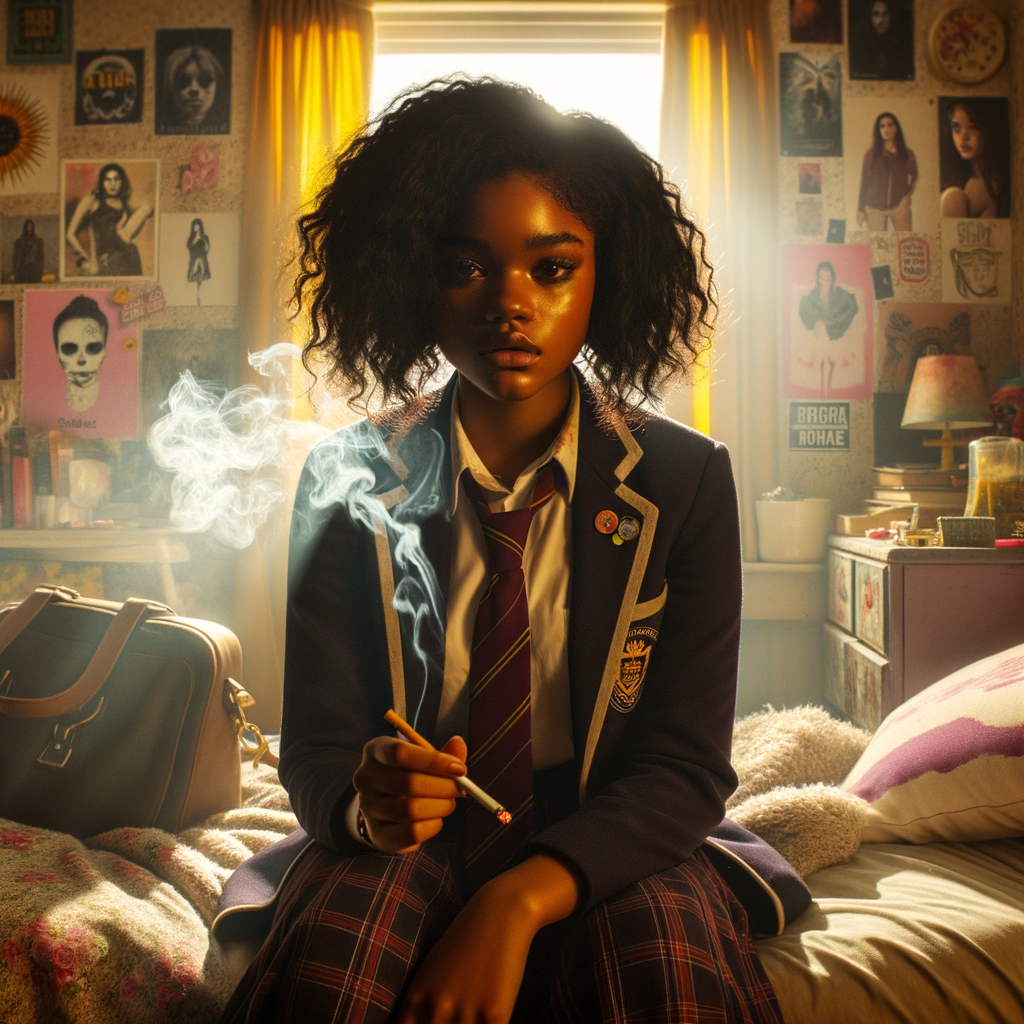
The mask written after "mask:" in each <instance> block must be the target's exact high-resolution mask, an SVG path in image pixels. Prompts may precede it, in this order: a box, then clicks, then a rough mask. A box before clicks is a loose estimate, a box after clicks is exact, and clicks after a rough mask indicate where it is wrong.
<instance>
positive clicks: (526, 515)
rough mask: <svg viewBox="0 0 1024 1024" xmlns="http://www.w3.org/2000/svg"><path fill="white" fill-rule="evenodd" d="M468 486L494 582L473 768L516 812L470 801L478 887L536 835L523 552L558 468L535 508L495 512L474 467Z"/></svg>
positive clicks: (477, 640) (549, 472)
mask: <svg viewBox="0 0 1024 1024" xmlns="http://www.w3.org/2000/svg"><path fill="white" fill-rule="evenodd" d="M464 479H465V481H466V489H467V491H468V492H469V495H470V497H471V498H472V499H473V505H474V507H475V508H476V510H477V514H478V515H479V517H480V525H481V526H482V527H483V531H484V538H485V539H486V541H487V550H488V555H489V569H490V583H489V585H488V587H487V591H486V592H485V593H484V596H483V597H482V598H481V600H480V606H479V608H478V609H477V613H476V620H475V622H474V626H473V648H472V653H471V657H470V667H469V680H468V685H469V694H470V696H469V761H468V767H469V774H470V776H471V777H472V778H473V781H474V782H476V783H477V785H479V786H482V787H483V788H484V789H485V790H486V791H487V792H488V793H490V794H491V796H493V797H494V799H495V800H498V801H499V802H500V803H501V804H502V806H503V807H505V808H506V809H507V810H508V811H509V812H511V814H512V822H511V823H510V824H508V825H502V824H500V823H499V822H498V820H497V818H495V816H494V815H493V814H490V813H488V812H487V811H486V810H484V808H483V807H481V806H480V805H479V804H477V803H475V802H471V801H467V807H466V832H465V840H466V841H465V858H464V859H465V865H466V873H467V878H468V881H469V883H470V885H471V887H472V888H473V889H474V890H475V889H476V888H478V887H479V886H480V885H482V884H483V883H484V882H486V881H487V880H488V879H489V878H492V877H493V876H494V875H496V874H497V873H498V872H499V871H500V870H501V868H502V866H503V865H504V864H505V862H506V861H507V860H508V859H509V857H510V856H511V855H512V854H513V853H514V852H515V850H516V849H517V848H518V847H520V846H521V845H522V844H523V843H524V842H526V840H527V839H529V838H530V836H531V835H533V750H532V747H531V742H530V612H529V607H528V605H527V601H526V577H525V575H524V573H523V551H524V549H525V547H526V538H527V536H528V535H529V532H530V523H531V522H532V520H533V514H534V512H536V511H537V509H538V508H540V507H541V506H542V505H544V504H545V503H546V502H547V501H549V500H550V498H551V496H552V494H553V493H554V490H555V469H554V466H553V465H549V466H546V467H544V468H543V469H542V470H541V471H540V472H539V474H538V477H537V483H536V484H535V486H534V489H533V499H532V501H531V503H530V507H529V508H522V509H516V510H514V511H512V512H492V511H491V510H490V508H488V506H487V502H486V501H484V497H483V494H482V493H481V491H480V488H479V486H478V485H477V483H476V481H475V480H474V479H473V478H472V476H470V475H469V473H468V472H467V473H466V474H465V477H464Z"/></svg>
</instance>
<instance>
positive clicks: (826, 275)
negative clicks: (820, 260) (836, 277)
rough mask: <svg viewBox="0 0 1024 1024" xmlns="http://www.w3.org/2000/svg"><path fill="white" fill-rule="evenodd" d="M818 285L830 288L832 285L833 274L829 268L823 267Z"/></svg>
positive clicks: (819, 274)
mask: <svg viewBox="0 0 1024 1024" xmlns="http://www.w3.org/2000/svg"><path fill="white" fill-rule="evenodd" d="M818 283H819V284H823V285H825V286H826V287H829V286H830V285H831V284H832V274H831V273H830V272H829V269H828V267H822V268H821V270H819V271H818Z"/></svg>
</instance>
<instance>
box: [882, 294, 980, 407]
mask: <svg viewBox="0 0 1024 1024" xmlns="http://www.w3.org/2000/svg"><path fill="white" fill-rule="evenodd" d="M878 334H879V337H878V345H877V351H878V358H877V367H876V371H875V375H876V381H877V382H876V384H875V391H877V392H883V393H887V394H899V395H905V394H907V393H908V392H909V391H910V382H911V380H913V378H914V367H916V366H917V361H918V359H920V358H921V356H966V355H970V354H971V307H970V306H967V305H963V304H960V303H950V302H900V301H898V300H894V301H892V302H880V303H879V304H878Z"/></svg>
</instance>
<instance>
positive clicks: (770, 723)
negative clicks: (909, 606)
mask: <svg viewBox="0 0 1024 1024" xmlns="http://www.w3.org/2000/svg"><path fill="white" fill-rule="evenodd" d="M999 659H1001V660H999ZM971 672H973V675H971ZM972 688H973V689H972ZM973 691H977V692H973ZM929 694H930V696H927V697H926V695H929ZM979 694H980V696H979ZM964 701H968V702H969V712H970V713H969V714H968V713H966V712H965V709H964ZM914 702H917V703H916V704H915V703H914ZM993 709H995V710H993ZM999 716H1002V717H1003V718H1005V719H1007V720H1008V721H1009V722H1010V725H1008V726H1005V727H1004V726H1002V725H1000V724H998V723H995V722H994V718H999ZM1000 720H1001V719H1000ZM965 721H967V722H973V723H974V725H973V726H970V728H969V729H968V730H967V731H968V733H969V734H970V735H971V736H973V737H974V738H975V740H977V738H978V737H981V740H979V741H978V742H975V743H974V747H971V748H970V750H968V746H969V744H967V745H966V746H965V745H964V743H961V744H960V745H959V746H958V745H957V741H956V735H957V734H956V729H961V730H963V728H964V726H963V724H962V723H963V722H965ZM1021 723H1024V645H1022V646H1021V647H1020V648H1014V649H1012V650H1011V651H1010V652H1004V653H1003V654H1002V655H997V656H995V659H986V660H985V661H984V662H979V663H976V665H975V666H969V667H968V669H964V670H961V672H960V673H956V674H954V676H951V677H948V678H947V679H946V680H942V681H940V682H939V683H937V684H935V687H933V688H929V690H928V691H925V693H924V694H923V695H918V697H916V698H914V700H913V701H912V702H908V704H907V705H903V706H902V708H900V709H897V710H896V711H895V712H893V715H891V716H890V717H889V719H887V720H886V722H885V723H883V726H882V728H881V729H879V731H878V733H876V734H875V736H874V737H873V738H872V737H869V736H867V734H863V733H861V732H860V731H859V730H856V729H854V728H853V727H852V726H849V725H848V724H847V723H842V722H839V721H837V720H836V719H834V718H832V717H831V716H830V715H829V714H828V713H827V712H826V711H824V710H822V709H820V708H798V709H791V710H789V711H775V710H774V709H771V708H768V709H766V710H765V711H764V712H762V713H761V714H760V715H759V716H750V717H749V718H748V719H744V720H743V721H742V722H740V723H738V726H737V742H736V747H735V751H734V761H735V763H736V766H737V772H738V774H739V776H740V789H739V790H738V791H737V794H736V797H735V798H734V799H733V801H732V806H731V807H730V815H731V816H732V817H734V818H736V819H737V820H739V821H740V823H741V824H745V825H746V827H748V828H751V829H752V830H753V831H758V830H760V833H761V834H763V835H764V837H765V838H766V839H768V840H769V841H770V842H772V843H773V844H774V845H776V846H777V847H778V848H779V849H781V850H782V852H783V853H785V854H786V855H787V856H788V857H789V858H790V859H791V861H793V863H794V865H795V866H797V867H798V870H800V871H801V873H802V874H804V875H805V876H806V877H807V881H808V885H809V886H810V889H811V892H812V894H813V896H814V901H813V903H812V904H811V906H810V908H809V909H808V910H806V911H805V912H804V913H803V914H802V915H801V916H800V917H799V918H798V919H797V920H796V921H794V922H792V923H791V924H790V925H789V926H788V927H787V928H786V929H785V930H784V931H782V933H781V934H779V935H777V936H773V937H769V938H761V939H759V940H758V941H757V948H758V952H759V954H760V956H761V959H762V962H763V963H764V965H765V968H766V970H767V972H768V975H769V977H770V979H771V981H772V984H773V986H774V988H775V991H776V993H777V995H778V999H779V1003H780V1005H781V1007H782V1010H783V1013H784V1016H785V1019H786V1021H787V1022H788V1024H819V1022H829V1024H844V1022H847V1021H848V1022H851V1024H853V1022H857V1024H862V1022H866V1021H870V1022H872V1024H897V1022H898V1024H937V1022H943V1024H944V1022H947V1021H948V1022H959V1021H963V1022H970V1024H990V1022H991V1024H1018V1022H1020V1024H1024V838H1021V837H1022V836H1024V824H1022V822H1024V817H1022V816H1024V774H1022V773H1021V767H1022V766H1024V726H1022V724H1021ZM1004 728H1005V729H1006V730H1008V731H1005V732H1000V731H999V730H1000V729H1004ZM979 730H980V731H979ZM986 730H988V731H986ZM992 730H995V733H993V731H992ZM933 735H938V736H939V738H940V739H941V744H940V745H939V747H938V748H935V747H934V744H933V745H932V746H931V747H929V746H928V744H927V743H924V742H922V737H924V738H927V737H930V736H933ZM993 736H997V738H999V742H1001V743H1002V747H1000V748H999V749H998V750H997V751H996V752H993V749H992V742H991V741H992V737H993ZM869 741H870V742H869ZM972 742H973V741H972ZM979 744H980V745H979ZM986 744H987V745H986ZM935 749H938V750H939V752H940V760H941V763H940V764H938V765H937V766H936V765H935V764H934V763H932V764H927V763H920V762H921V758H922V757H932V758H933V759H934V757H935V756H936V755H935V752H934V751H935ZM929 750H930V751H931V753H928V751H929ZM951 750H952V751H954V752H956V751H959V753H957V755H956V756H951V754H950V751H951ZM908 751H909V753H908ZM922 751H924V752H925V753H924V754H922ZM965 751H966V753H965ZM979 751H980V752H979ZM911 754H913V755H914V756H917V757H918V763H916V766H915V765H914V764H911V763H910V760H908V759H909V758H910V755H911ZM968 754H970V756H968ZM854 762H855V763H854ZM851 765H853V767H852V769H851V767H850V766H851ZM894 765H895V768H894V767H893V766H894ZM908 765H910V767H908ZM915 773H916V774H915ZM840 782H841V783H842V785H839V784H838V783H840ZM858 794H859V795H858ZM936 801H938V803H936ZM243 803H244V806H243V807H240V808H238V809H236V810H232V811H228V812H225V813H223V814H220V815H215V816H214V817H213V818H210V819H208V820H207V821H206V822H205V823H204V824H203V825H202V826H200V827H198V828H194V829H190V830H189V831H187V832H184V833H182V834H181V835H178V836H171V835H168V834H167V833H163V832H159V831H158V830H155V829H117V830H115V831H113V832H108V833H105V834H104V835H102V836H98V837H95V838H93V839H91V840H88V841H87V842H84V843H82V842H79V841H78V840H76V839H73V838H71V837H70V836H66V835H63V834H59V833H53V832H43V831H41V830H37V829H30V828H26V827H24V826H21V825H18V824H16V823H13V822H6V821H2V820H0V886H2V889H3V892H4V899H3V900H2V901H0V946H2V954H3V955H2V957H0V1021H3V1022H4V1024H36V1022H40V1024H44V1022H45V1024H50V1022H55V1021H62V1022H63V1021H67V1022H74V1024H78V1022H81V1024H95V1022H99V1021H102V1022H104V1024H120V1022H125V1024H129V1022H130V1024H149V1022H150V1021H153V1022H155V1021H161V1022H164V1021H178V1022H189V1024H192V1022H195V1024H201V1022H202V1024H206V1022H213V1021H215V1020H216V1019H217V1016H218V1013H219V1011H220V1008H221V1007H222V1006H223V1005H224V1002H225V1001H226V999H227V997H228V995H229V994H230V992H231V990H232V988H233V987H234V984H235V982H236V980H237V979H238V978H239V977H240V976H241V973H242V971H244V969H245V966H246V964H247V962H248V959H249V957H250V956H251V955H252V952H253V951H252V950H251V949H246V948H245V947H242V946H235V945H226V946H222V945H221V944H220V943H219V942H218V941H217V940H216V939H215V938H213V937H212V936H211V934H210V931H209V924H210V922H211V921H212V919H213V916H214V911H215V907H216V902H217V898H218V896H219V893H220V889H221V887H222V885H223V883H224V880H225V879H226V878H227V877H228V875H229V874H230V872H231V871H232V870H233V868H234V867H235V866H237V864H239V863H241V862H242V860H244V859H245V858H246V857H248V856H251V855H252V854H253V853H255V852H257V851H258V850H260V849H263V848H264V847H265V846H267V845H269V844H270V843H272V842H275V841H276V840H277V839H279V838H280V837H281V836H283V835H286V834H288V833H289V832H290V831H291V830H292V829H294V828H295V827H296V824H297V823H296V820H295V818H294V816H293V815H292V813H291V810H290V808H289V806H288V800H287V796H286V794H285V792H284V790H283V788H282V787H281V785H280V783H279V781H278V779H277V775H276V773H275V772H274V771H273V770H272V769H270V768H267V767H265V766H262V765H261V766H259V767H257V768H255V769H253V768H252V767H246V768H245V769H244V771H243ZM983 805H984V806H983ZM972 833H975V834H981V835H986V836H991V837H989V838H984V839H974V840H972V841H962V839H963V835H969V834H972ZM992 833H995V834H994V835H992ZM894 838H895V839H897V840H898V841H893V839H894ZM862 839H867V840H871V841H870V842H863V843H862V842H861V840H862Z"/></svg>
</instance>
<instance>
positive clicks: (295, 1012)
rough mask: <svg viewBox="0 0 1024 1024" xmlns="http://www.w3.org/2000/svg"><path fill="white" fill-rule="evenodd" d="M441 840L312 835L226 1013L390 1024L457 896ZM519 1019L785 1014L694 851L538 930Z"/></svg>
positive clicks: (231, 1017) (718, 881) (597, 1023)
mask: <svg viewBox="0 0 1024 1024" xmlns="http://www.w3.org/2000/svg"><path fill="white" fill-rule="evenodd" d="M459 876H460V868H459V865H458V863H457V856H456V854H455V853H454V851H453V849H452V848H451V847H450V846H448V845H446V844H445V843H444V842H442V841H440V840H432V841H430V842H428V843H425V844H423V846H421V847H420V848H419V850H417V851H416V852H415V853H411V854H406V855H404V856H387V855H383V854H374V853H366V854H360V855H358V856H354V857H353V856H349V857H342V856H340V855H339V854H336V853H332V852H331V851H329V850H327V849H325V848H324V847H322V846H319V845H317V844H314V845H313V846H311V847H310V848H309V849H307V851H306V852H305V853H304V854H303V856H302V857H301V858H300V860H299V863H298V864H297V865H296V866H295V868H294V870H293V871H292V873H291V875H290V876H289V878H288V879H287V880H286V882H285V884H284V886H283V887H282V891H281V893H280V895H279V896H278V903H277V908H276V911H275V915H274V923H273V927H272V929H271V932H270V935H269V936H268V938H267V941H266V942H265V943H264V945H263V947H262V948H261V950H260V952H259V953H258V954H257V956H256V959H255V960H254V961H253V962H252V964H251V966H250V967H249V970H248V971H247V972H246V974H245V976H244V977H243V978H242V980H241V982H240V983H239V985H238V988H237V989H236V990H235V992H234V994H233V995H232V997H231V1000H230V1001H229V1003H228V1006H227V1007H226V1009H225V1011H224V1015H223V1017H222V1018H221V1022H222V1024H271V1022H275V1024H285V1022H287V1024H386V1022H387V1021H389V1020H390V1019H391V1016H392V1013H393V1011H394V1010H396V1009H397V1007H398V1006H399V1005H400V1004H401V999H402V996H403V994H404V992H405V989H406V987H407V985H408V983H409V982H410V981H411V980H412V978H413V975H414V974H415V971H416V968H417V966H418V964H419V963H420V961H421V960H422V959H423V957H424V956H425V955H426V953H427V952H428V951H429V950H430V948H431V947H432V946H433V944H434V943H435V942H436V941H437V940H438V939H439V938H440V936H441V935H442V934H443V933H444V931H445V929H446V928H447V927H448V925H449V924H451V922H452V921H453V920H454V918H455V916H456V915H457V914H458V912H459V910H460V909H461V908H462V905H463V897H462V893H461V891H460V890H461V887H460V884H459V881H460V878H459ZM513 1022H514V1024H705V1022H715V1024H732V1022H737V1024H739V1022H742V1024H781V1022H782V1014H781V1012H780V1011H779V1007H778V1004H777V1002H776V1000H775V995H774V993H773V992H772V989H771V984H770V983H769V981H768V978H767V975H766V974H765V972H764V968H763V967H762V965H761V963H760V961H759V960H758V958H757V954H756V953H755V951H754V946H753V943H752V941H751V937H750V933H749V929H748V927H747V917H746V913H745V912H744V910H743V908H742V907H741V906H740V904H739V902H738V901H737V899H736V897H735V896H734V895H733V893H732V891H731V890H730V889H729V888H728V886H727V885H726V884H725V883H724V882H723V881H722V878H721V877H720V876H719V874H718V873H717V871H716V870H715V869H714V867H713V866H712V865H711V863H710V861H709V860H708V859H707V857H706V856H705V855H704V853H703V851H701V850H698V851H697V852H696V853H695V854H694V855H693V856H692V857H691V858H690V859H689V860H687V861H685V862H684V863H682V864H680V865H678V866H677V867H674V868H670V869H669V870H667V871H662V872H660V873H659V874H657V875H652V876H650V877H649V878H645V879H643V880H642V881H640V882H637V883H636V884H635V885H632V886H630V887H629V888H627V889H624V890H623V891H622V892H620V893H617V894H616V895H615V896H613V897H612V898H611V899H609V900H606V901H605V902H604V903H601V904H598V905H597V906H595V907H593V908H592V909H591V910H589V911H587V912H586V913H584V914H581V915H577V916H574V917H571V918H568V919H566V920H565V921H560V922H559V923H558V924H555V925H551V926H550V927H548V928H545V929H543V930H542V931H541V932H540V933H539V934H538V935H537V937H536V939H535V940H534V943H533V946H532V947H531V950H530V957H529V961H528V963H527V966H526V973H525V976H524V979H523V985H522V988H521V989H520V993H519V998H518V1000H517V1001H516V1008H515V1013H514V1016H513Z"/></svg>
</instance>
